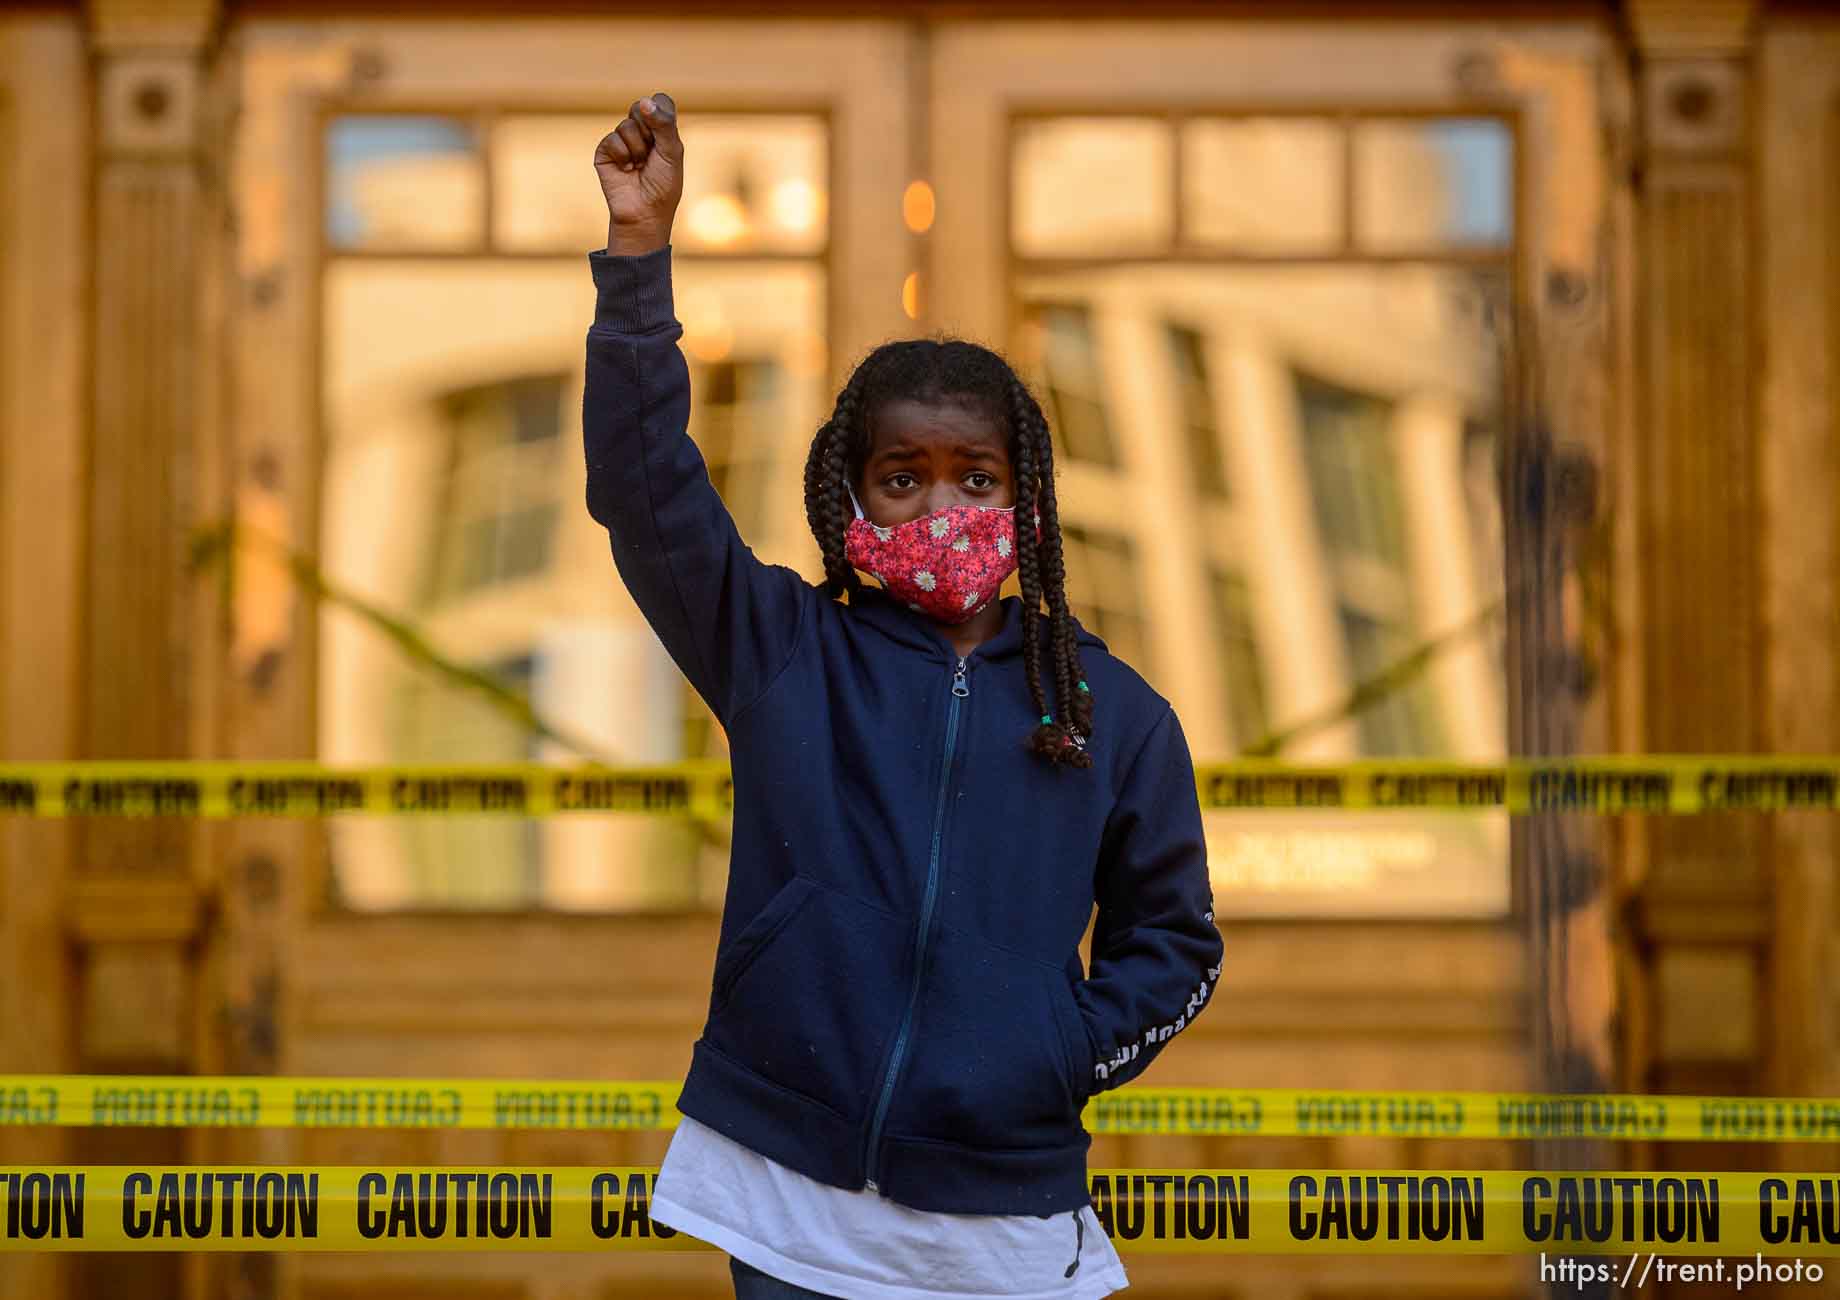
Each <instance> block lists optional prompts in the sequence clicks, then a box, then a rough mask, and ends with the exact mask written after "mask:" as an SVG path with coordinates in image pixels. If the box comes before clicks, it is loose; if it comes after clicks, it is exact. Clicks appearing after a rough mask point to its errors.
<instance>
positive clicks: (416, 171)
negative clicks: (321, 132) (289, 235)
mask: <svg viewBox="0 0 1840 1300" xmlns="http://www.w3.org/2000/svg"><path fill="white" fill-rule="evenodd" d="M590 148H592V146H590ZM484 185H485V168H484V166H483V165H482V164H481V160H480V156H479V151H478V148H477V147H476V143H475V141H474V133H473V128H472V126H471V124H470V123H467V122H464V121H461V120H459V119H457V118H449V117H408V116H369V117H340V118H335V119H334V120H333V121H332V122H331V123H330V124H329V125H328V127H327V129H326V242H327V244H328V245H329V246H330V247H332V248H334V249H365V250H378V249H390V250H396V251H410V250H413V251H444V250H453V249H466V248H475V247H477V246H478V245H479V242H480V241H481V239H482V238H483V237H484V231H483V229H482V226H481V219H482V216H483V213H484V199H483V189H484ZM602 210H603V212H604V211H605V206H604V205H603V209H602ZM605 228H606V222H605V221H604V220H603V222H602V230H603V236H602V242H605V233H604V232H605Z"/></svg>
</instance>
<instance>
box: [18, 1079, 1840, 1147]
mask: <svg viewBox="0 0 1840 1300" xmlns="http://www.w3.org/2000/svg"><path fill="white" fill-rule="evenodd" d="M679 1087H680V1085H679V1084H677V1083H663V1082H661V1083H634V1082H592V1081H565V1080H555V1079H548V1080H521V1079H503V1080H500V1079H357V1078H340V1077H329V1078H280V1077H271V1076H224V1077H209V1076H203V1075H164V1076H162V1075H50V1074H41V1075H33V1074H18V1075H0V1125H6V1124H13V1125H48V1126H49V1125H61V1126H102V1127H142V1128H381V1129H403V1128H426V1129H474V1128H483V1129H567V1130H608V1129H671V1128H675V1127H677V1118H678V1112H677V1095H678V1091H679ZM1085 1122H1086V1127H1087V1129H1088V1131H1090V1132H1092V1133H1095V1134H1112V1133H1121V1134H1133V1135H1138V1134H1177V1135H1182V1136H1189V1137H1200V1136H1210V1135H1211V1136H1232V1137H1256V1136H1265V1137H1348V1136H1365V1137H1427V1138H1493V1139H1500V1138H1600V1139H1606V1140H1610V1139H1628V1140H1633V1141H1664V1140H1674V1141H1690V1142H1827V1143H1840V1098H1815V1097H1806V1098H1798V1097H1665V1096H1642V1095H1636V1094H1599V1093H1582V1094H1563V1093H1557V1094H1554V1093H1505V1092H1351V1091H1337V1090H1327V1089H1291V1088H1153V1087H1145V1086H1142V1085H1138V1084H1129V1085H1126V1086H1125V1087H1122V1088H1116V1089H1112V1090H1110V1091H1107V1092H1104V1093H1101V1094H1100V1095H1099V1096H1097V1097H1094V1098H1093V1099H1092V1100H1090V1101H1089V1102H1088V1103H1087V1105H1086V1110H1085Z"/></svg>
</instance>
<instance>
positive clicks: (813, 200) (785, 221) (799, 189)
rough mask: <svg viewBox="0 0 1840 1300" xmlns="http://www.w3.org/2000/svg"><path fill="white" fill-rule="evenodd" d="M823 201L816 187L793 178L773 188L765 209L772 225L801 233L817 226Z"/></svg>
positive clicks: (805, 181) (808, 182)
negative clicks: (770, 217)
mask: <svg viewBox="0 0 1840 1300" xmlns="http://www.w3.org/2000/svg"><path fill="white" fill-rule="evenodd" d="M823 199H824V196H823V195H821V194H819V193H818V188H817V186H815V185H813V184H812V183H811V182H810V181H808V180H803V179H801V178H799V177H796V176H794V177H791V178H789V179H787V180H783V181H781V182H780V183H779V184H777V185H775V186H774V187H773V193H772V195H771V196H770V197H769V198H768V200H767V209H768V211H770V212H771V213H772V214H773V221H774V224H776V225H778V226H779V227H781V228H782V229H784V230H796V231H799V232H800V233H803V232H805V231H807V230H810V229H812V228H813V227H814V226H816V225H817V224H818V220H819V217H820V215H821V213H822V206H823Z"/></svg>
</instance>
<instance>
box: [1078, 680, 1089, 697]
mask: <svg viewBox="0 0 1840 1300" xmlns="http://www.w3.org/2000/svg"><path fill="white" fill-rule="evenodd" d="M1078 685H1079V687H1080V689H1081V690H1082V691H1086V693H1087V694H1088V695H1091V694H1092V692H1091V691H1087V690H1086V683H1085V682H1080V683H1079V684H1078Z"/></svg>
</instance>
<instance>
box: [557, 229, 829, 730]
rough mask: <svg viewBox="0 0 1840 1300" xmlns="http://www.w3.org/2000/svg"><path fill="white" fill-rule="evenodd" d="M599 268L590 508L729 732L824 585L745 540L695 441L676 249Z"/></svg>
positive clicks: (644, 606) (636, 592) (656, 626)
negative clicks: (674, 284) (675, 294)
mask: <svg viewBox="0 0 1840 1300" xmlns="http://www.w3.org/2000/svg"><path fill="white" fill-rule="evenodd" d="M588 265H589V268H590V270H591V271H592V272H593V276H594V287H595V305H594V323H593V325H591V326H590V327H589V329H588V360H587V373H586V379H585V382H584V384H583V388H582V398H581V428H582V438H583V442H584V445H585V449H586V454H587V462H588V513H589V514H590V515H592V516H593V517H594V519H595V520H596V521H597V522H599V523H600V524H602V525H603V526H604V527H605V528H606V529H607V534H608V536H609V538H610V539H611V541H612V545H613V560H614V565H615V567H616V568H617V569H618V570H619V573H620V577H621V579H622V580H623V581H624V582H625V583H626V587H627V590H629V591H630V592H632V596H633V600H634V601H636V602H637V603H638V606H639V609H640V611H641V612H642V613H643V614H644V615H645V618H646V621H647V622H649V623H650V624H651V625H652V628H653V630H654V631H656V632H657V634H658V639H659V640H660V641H661V642H663V643H664V647H665V649H666V650H668V651H669V652H670V655H671V658H672V659H674V660H675V661H676V662H677V666H678V667H679V668H680V669H682V670H683V674H684V676H685V677H687V678H688V679H689V681H690V684H691V685H692V686H694V687H695V688H696V690H697V693H698V694H699V695H701V696H702V697H703V699H704V700H705V701H706V702H707V703H708V705H709V707H710V709H711V711H712V712H713V713H714V714H715V716H716V718H717V720H718V721H719V722H721V723H722V725H723V726H724V727H726V726H728V724H729V722H730V721H731V720H732V719H733V718H734V717H735V716H736V715H737V714H738V713H740V712H741V711H742V710H744V709H745V708H746V707H747V706H748V705H749V704H750V703H752V702H753V701H754V700H755V699H757V698H758V697H759V696H760V695H761V694H762V693H763V692H764V691H765V690H766V688H767V686H769V685H770V684H771V683H772V681H773V679H774V677H775V676H776V675H777V674H778V672H779V670H780V669H781V668H783V667H784V666H785V665H786V664H787V663H788V662H789V661H790V660H791V657H792V652H793V650H794V648H795V646H796V645H797V642H798V637H799V631H800V626H801V623H802V621H803V618H804V611H805V605H806V603H807V600H806V597H807V596H808V595H809V594H810V593H811V592H812V591H814V590H815V589H814V588H813V587H812V586H811V585H810V584H809V583H807V582H806V581H805V579H804V578H803V577H802V576H801V575H800V574H799V573H797V572H796V571H795V570H793V569H790V568H787V567H786V566H784V565H778V564H766V563H764V562H762V561H761V560H759V559H758V558H756V557H755V555H754V553H753V551H751V550H750V549H749V548H748V547H747V546H746V545H745V544H744V543H743V542H742V540H741V537H740V535H739V534H738V533H737V532H736V530H735V523H734V520H733V518H731V517H730V515H729V513H728V508H727V507H726V506H725V505H724V504H723V503H722V498H721V497H720V496H719V495H718V494H717V492H716V490H715V487H714V486H713V485H712V484H711V483H710V481H709V471H708V467H707V466H706V465H705V463H704V461H703V456H702V453H701V452H700V451H698V450H697V446H696V444H695V443H694V442H693V441H691V438H690V435H689V432H688V429H689V421H690V370H689V366H688V365H687V364H686V362H685V360H684V355H683V352H682V351H681V350H680V349H679V348H678V345H677V341H678V339H679V338H681V337H682V335H683V326H682V325H680V324H679V323H678V321H677V319H676V316H675V314H674V308H673V303H672V300H671V249H670V246H669V245H666V246H665V247H664V248H661V249H658V250H657V251H655V252H651V253H645V254H642V255H640V256H636V257H622V256H618V255H616V254H609V253H608V252H607V251H606V250H604V249H601V250H596V251H595V252H592V253H589V254H588Z"/></svg>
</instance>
